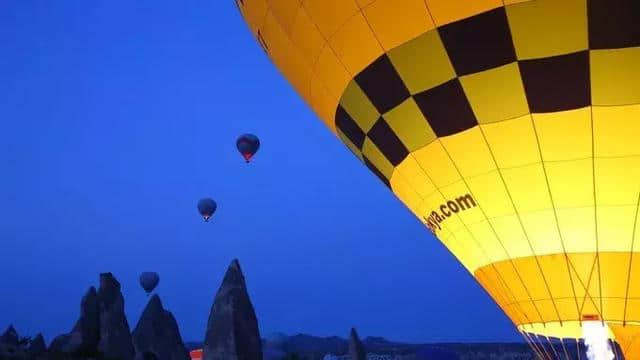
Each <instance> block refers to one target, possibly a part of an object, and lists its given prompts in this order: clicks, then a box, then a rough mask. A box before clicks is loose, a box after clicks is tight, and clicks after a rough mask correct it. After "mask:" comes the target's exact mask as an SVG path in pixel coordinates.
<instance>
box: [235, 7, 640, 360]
mask: <svg viewBox="0 0 640 360" xmlns="http://www.w3.org/2000/svg"><path fill="white" fill-rule="evenodd" d="M238 1H240V0H238ZM239 9H240V11H241V12H242V13H243V16H244V17H245V19H246V20H247V23H248V24H249V26H250V28H251V29H252V31H253V33H254V34H255V36H256V38H257V39H258V41H259V42H260V43H261V45H262V47H263V48H264V49H265V51H266V52H267V54H268V56H269V58H270V59H271V60H272V61H273V62H274V63H275V65H276V66H277V67H278V68H279V69H280V70H281V71H282V72H283V74H284V75H285V76H286V77H287V78H288V79H289V80H290V82H291V84H292V86H293V87H294V88H295V89H296V91H297V92H298V93H300V94H301V96H302V97H303V98H304V99H305V100H306V101H307V102H308V104H309V105H310V106H311V107H312V108H313V109H314V110H315V112H316V113H317V114H318V116H319V118H320V119H322V121H324V122H325V124H326V125H327V126H328V127H329V128H330V129H331V130H332V131H334V132H335V133H336V134H338V136H339V137H340V138H341V139H342V140H343V142H344V143H345V144H346V145H347V147H348V148H349V149H351V151H352V152H353V153H354V154H355V155H356V156H357V157H358V158H359V159H360V160H361V161H362V162H363V163H364V164H365V165H366V166H367V167H368V168H369V169H371V171H372V173H373V174H375V175H376V176H377V177H378V178H380V179H381V180H382V181H383V183H384V184H385V185H386V186H388V187H390V188H391V189H392V191H393V193H394V194H395V195H396V196H397V197H398V198H399V199H400V200H401V201H402V202H403V203H404V204H405V205H406V206H407V207H408V208H409V209H410V210H411V211H412V212H413V213H414V214H415V215H416V216H417V217H418V218H419V219H421V220H422V221H423V222H424V221H425V220H424V219H425V215H426V216H428V215H429V214H431V213H432V211H434V210H437V209H438V206H440V205H441V204H445V203H447V201H449V200H452V199H456V198H458V197H459V196H461V195H463V194H469V195H471V196H472V197H473V199H474V200H475V201H476V202H477V204H478V206H476V207H473V208H471V209H468V210H467V211H464V212H459V213H457V214H455V216H451V217H448V218H447V219H446V221H443V222H442V223H440V224H439V225H440V226H439V227H438V230H437V231H436V234H435V235H436V236H437V238H438V239H439V240H440V241H441V242H442V243H443V244H444V245H445V246H446V247H447V248H448V249H449V250H450V251H451V252H452V253H453V254H454V255H455V256H456V257H457V258H458V259H459V260H460V262H461V263H462V264H463V266H465V268H466V269H467V270H469V272H471V273H472V274H473V275H474V277H475V278H476V280H477V281H478V282H479V283H480V284H481V285H482V286H483V288H484V289H486V290H487V292H488V293H489V294H490V295H491V296H492V297H493V299H495V301H496V302H497V303H498V305H499V306H500V307H501V308H502V309H503V310H504V311H505V313H506V314H507V315H508V316H509V318H510V319H511V320H512V321H513V322H514V324H516V325H517V326H518V329H519V330H520V331H522V332H523V333H529V334H542V335H544V336H552V337H560V338H578V337H580V336H582V324H581V319H582V317H583V316H584V315H597V316H599V317H600V318H601V319H602V320H604V321H605V322H606V323H607V324H608V325H609V327H610V328H611V330H612V331H613V332H614V333H615V338H616V341H618V342H619V343H620V344H621V346H622V348H623V350H624V353H625V356H626V358H628V359H640V341H636V340H637V339H640V285H639V284H640V282H639V281H638V279H640V261H637V259H638V257H640V231H636V228H639V229H640V227H637V226H636V225H637V224H638V223H640V221H638V220H640V212H639V211H638V209H640V198H639V197H638V193H639V192H640V141H638V137H639V136H640V65H639V64H640V26H639V24H640V1H638V0H243V1H242V2H241V3H239ZM631 260H633V261H631ZM525 338H526V336H525ZM539 350H542V349H539ZM547 355H548V354H546V355H545V356H542V357H543V358H548V356H547Z"/></svg>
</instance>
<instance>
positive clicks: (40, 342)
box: [27, 334, 47, 359]
mask: <svg viewBox="0 0 640 360" xmlns="http://www.w3.org/2000/svg"><path fill="white" fill-rule="evenodd" d="M45 352H47V344H46V343H45V342H44V337H43V336H42V334H38V335H36V337H35V338H33V339H31V341H30V342H29V346H28V347H27V353H28V354H29V357H31V358H32V359H35V358H38V357H39V356H41V355H43V354H44V353H45Z"/></svg>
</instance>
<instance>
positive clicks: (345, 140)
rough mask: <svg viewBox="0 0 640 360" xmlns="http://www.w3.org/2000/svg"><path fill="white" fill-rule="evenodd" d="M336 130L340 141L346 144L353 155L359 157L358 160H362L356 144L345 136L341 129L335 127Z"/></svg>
mask: <svg viewBox="0 0 640 360" xmlns="http://www.w3.org/2000/svg"><path fill="white" fill-rule="evenodd" d="M336 132H337V133H338V137H339V138H340V140H342V142H343V143H344V144H345V145H347V148H348V149H349V150H351V152H352V153H353V155H355V156H356V157H357V158H358V159H360V161H363V159H362V152H360V149H358V147H357V146H355V145H354V144H353V143H352V142H351V140H349V138H348V137H346V136H345V135H344V134H343V133H342V131H340V129H336Z"/></svg>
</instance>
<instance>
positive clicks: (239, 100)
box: [0, 0, 520, 342]
mask: <svg viewBox="0 0 640 360" xmlns="http://www.w3.org/2000/svg"><path fill="white" fill-rule="evenodd" d="M243 132H254V133H256V134H258V135H259V136H260V138H261V140H262V148H261V150H260V152H259V153H258V155H257V156H256V158H255V162H254V163H253V164H250V165H246V164H245V163H244V161H243V160H242V159H241V157H240V155H239V154H238V153H237V152H236V149H235V139H236V137H237V135H239V134H241V133H243ZM0 169H1V172H0V274H1V275H0V327H2V328H4V327H5V326H6V325H7V324H8V323H14V324H15V325H16V327H17V328H18V331H20V332H22V333H26V334H34V333H36V332H38V331H42V332H43V333H44V335H45V337H46V338H47V341H50V340H51V338H52V337H53V336H55V335H57V334H59V333H62V332H66V331H69V330H70V328H71V327H72V326H73V323H74V322H75V319H76V318H77V316H78V312H79V302H80V297H81V296H82V294H83V293H84V292H85V291H86V289H87V288H88V287H89V286H90V285H97V280H98V273H100V272H104V271H111V272H113V273H114V274H115V276H116V277H117V278H118V279H119V280H120V282H121V283H122V287H123V292H124V295H125V298H126V311H127V315H128V317H129V323H130V326H131V327H132V328H133V327H134V326H135V324H136V322H137V320H138V317H139V315H140V313H141V311H142V308H143V306H144V305H145V301H146V297H145V295H144V294H143V292H142V290H141V289H140V288H139V287H138V284H137V279H138V274H139V273H140V272H141V271H145V270H148V269H151V270H155V271H158V272H159V273H160V275H161V281H160V285H159V287H158V292H159V294H160V295H161V297H162V299H163V301H164V304H165V306H166V307H168V308H169V309H170V310H171V311H172V312H173V313H174V315H175V316H176V318H177V319H178V322H179V324H180V327H181V331H182V334H183V337H184V338H185V340H199V339H202V338H203V336H204V330H205V326H206V321H207V316H208V314H209V307H210V306H211V302H212V300H213V296H214V294H215V291H216V289H217V287H218V285H219V283H220V281H221V279H222V276H223V274H224V271H225V269H226V267H227V265H228V263H229V262H230V260H231V259H232V258H234V257H237V258H239V259H240V262H241V264H242V265H243V270H244V272H245V275H246V277H247V281H248V286H249V291H250V295H251V297H252V300H253V303H254V306H255V308H256V312H257V315H258V319H259V323H260V329H261V331H262V333H263V334H266V333H269V332H273V331H283V332H285V333H288V334H295V333H299V332H304V333H310V334H315V335H342V336H345V335H347V333H348V329H349V327H350V326H356V327H358V329H359V331H360V332H361V334H362V335H364V336H367V335H377V336H385V337H388V338H391V339H396V340H405V341H416V342H417V341H420V342H434V341H512V340H520V338H519V336H518V335H517V333H516V332H515V331H514V329H513V327H512V325H511V323H510V322H509V321H508V319H507V318H506V317H505V316H504V315H502V313H501V312H500V310H499V309H498V308H497V306H496V305H494V303H493V302H492V301H491V300H490V299H489V297H488V296H487V295H486V294H485V292H484V291H483V290H482V289H481V288H480V287H479V286H478V285H477V284H476V283H475V282H474V281H473V279H472V277H471V276H470V275H469V274H467V273H466V271H465V270H464V269H463V267H462V266H461V265H459V264H458V263H457V261H455V259H454V258H453V257H452V256H451V255H450V254H449V253H448V252H447V251H446V250H445V248H444V247H443V246H442V245H441V244H440V243H439V242H437V240H435V239H434V238H433V237H432V236H431V235H430V234H429V232H428V231H427V230H426V228H424V227H423V226H422V225H421V224H420V222H419V221H418V220H417V219H415V218H414V217H413V215H412V214H411V213H410V212H409V211H408V210H406V209H405V208H404V206H403V205H402V204H401V203H400V202H399V201H398V200H397V199H396V198H395V197H394V196H393V195H392V193H391V192H390V191H388V190H387V189H386V188H385V187H384V186H382V185H381V184H380V183H379V182H378V180H377V178H375V176H374V175H373V174H371V173H370V172H369V171H368V170H367V169H366V168H365V167H364V166H363V165H362V164H361V163H360V162H359V161H357V159H356V158H355V157H354V156H353V155H351V153H350V152H349V150H348V149H347V148H346V147H345V146H344V145H342V144H341V143H340V142H339V141H338V140H337V139H336V138H335V137H334V136H333V135H332V134H331V133H330V132H329V131H328V130H327V129H326V128H325V127H324V125H323V124H322V122H321V121H319V120H318V119H317V118H316V117H315V115H314V114H313V113H312V112H311V111H310V110H309V109H308V108H307V106H306V105H305V103H304V102H303V101H302V100H301V98H300V97H298V95H297V94H296V93H295V92H294V90H293V89H292V87H291V86H290V85H289V84H288V83H287V82H286V80H285V79H284V78H283V77H282V76H281V74H280V73H279V72H278V70H277V69H276V68H275V67H274V66H273V64H272V63H271V62H270V61H269V59H268V58H267V57H266V56H265V54H264V53H263V51H262V50H261V49H260V47H259V46H258V44H257V43H256V42H255V41H254V39H253V38H252V36H251V34H250V32H249V31H248V29H247V27H246V25H245V24H244V22H243V20H242V18H241V16H240V14H239V12H238V10H237V9H236V7H235V5H234V2H233V1H232V0H180V1H175V0H158V1H151V0H140V1H131V0H91V1H87V0H64V1H51V0H3V1H1V2H0ZM204 196H210V197H212V198H214V199H216V201H217V202H218V212H217V213H216V215H215V218H214V220H213V221H212V222H211V223H207V224H205V223H203V222H202V220H201V219H200V218H199V216H198V214H197V212H196V208H195V206H196V202H197V200H198V199H199V198H201V197H204Z"/></svg>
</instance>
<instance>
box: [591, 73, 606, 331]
mask: <svg viewBox="0 0 640 360" xmlns="http://www.w3.org/2000/svg"><path fill="white" fill-rule="evenodd" d="M589 67H591V63H589ZM589 115H590V117H591V165H592V168H591V174H592V177H593V216H594V221H595V224H594V225H595V230H596V262H597V264H598V294H599V295H600V312H601V313H604V308H603V307H602V274H601V272H600V239H599V236H598V202H597V196H596V158H595V154H596V153H595V151H596V150H595V134H594V131H595V130H594V126H593V105H591V106H589ZM601 320H602V324H603V325H604V318H603V317H602V316H601Z"/></svg>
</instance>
